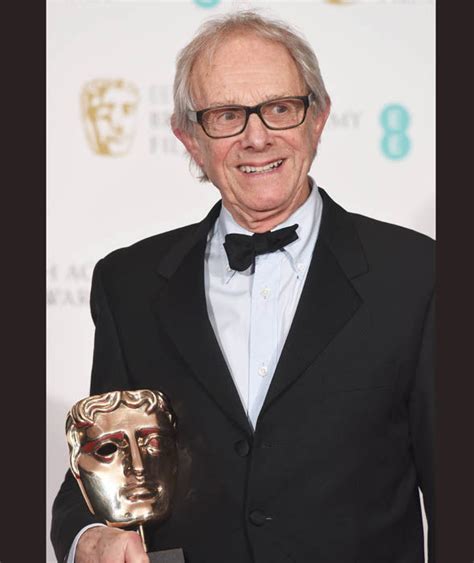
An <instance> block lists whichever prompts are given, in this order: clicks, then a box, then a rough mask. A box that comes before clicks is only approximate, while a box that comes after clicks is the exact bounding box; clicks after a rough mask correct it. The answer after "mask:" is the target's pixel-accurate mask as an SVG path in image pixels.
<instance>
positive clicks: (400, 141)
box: [380, 104, 411, 160]
mask: <svg viewBox="0 0 474 563" xmlns="http://www.w3.org/2000/svg"><path fill="white" fill-rule="evenodd" d="M380 124H381V125H382V128H383V131H384V136H383V137H382V140H381V141H380V148H381V149H382V152H383V154H384V155H385V156H386V157H387V158H390V159H392V160H399V159H401V158H404V157H405V156H406V155H407V154H408V153H409V152H410V148H411V142H410V139H409V137H408V135H407V129H408V125H409V124H410V114H409V113H408V111H407V109H406V108H405V107H403V106H401V105H399V104H390V105H388V106H385V107H384V109H383V110H382V113H381V114H380Z"/></svg>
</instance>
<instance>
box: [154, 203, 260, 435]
mask: <svg viewBox="0 0 474 563" xmlns="http://www.w3.org/2000/svg"><path fill="white" fill-rule="evenodd" d="M219 210H220V204H217V205H216V206H215V207H214V208H213V209H212V210H211V212H210V214H209V215H208V216H207V217H206V219H204V221H203V222H202V223H200V224H199V225H197V227H196V229H195V230H194V232H193V233H191V235H190V236H189V237H187V238H186V239H185V240H184V241H181V242H180V246H179V247H177V246H175V247H173V248H172V249H171V251H170V252H169V254H168V255H167V256H166V257H165V258H164V259H163V260H162V261H161V262H160V264H159V266H158V273H159V274H160V275H161V276H162V277H165V278H167V279H168V282H167V284H166V286H165V287H164V289H163V290H162V291H161V292H160V295H159V297H158V299H157V300H156V301H155V303H154V305H153V308H154V310H155V313H156V314H157V317H158V321H159V323H160V325H161V326H162V327H163V328H164V329H165V331H166V332H167V334H168V335H169V336H170V337H171V339H172V340H173V342H174V344H175V346H176V348H177V349H178V351H179V353H180V354H181V356H182V358H183V359H184V360H185V362H186V363H187V364H188V366H189V367H190V369H191V371H192V373H193V374H194V376H195V377H196V378H197V379H198V381H199V382H200V383H201V384H202V385H203V386H204V387H205V389H206V390H207V392H208V393H209V395H210V396H211V397H212V398H213V399H214V400H215V402H216V404H217V405H218V406H219V408H220V409H221V410H222V411H224V413H225V414H226V415H227V416H228V417H230V418H231V419H232V420H234V422H235V423H236V424H237V425H238V426H240V427H241V428H242V429H243V430H244V431H246V432H247V433H251V431H252V430H251V427H250V425H249V423H248V420H247V417H246V415H245V412H244V409H243V407H242V403H241V401H240V398H239V396H238V392H237V390H236V388H235V385H234V382H233V380H232V376H231V375H230V372H229V369H228V367H227V364H226V362H225V360H224V357H223V355H222V352H221V350H220V347H219V344H218V342H217V339H216V337H215V334H214V330H213V328H212V326H211V323H210V321H209V317H208V313H207V307H206V297H205V288H204V252H205V248H206V242H207V234H208V232H209V229H210V228H211V226H212V224H213V223H214V221H215V219H216V217H217V215H218V214H219Z"/></svg>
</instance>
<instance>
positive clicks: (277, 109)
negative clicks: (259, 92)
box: [272, 104, 289, 114]
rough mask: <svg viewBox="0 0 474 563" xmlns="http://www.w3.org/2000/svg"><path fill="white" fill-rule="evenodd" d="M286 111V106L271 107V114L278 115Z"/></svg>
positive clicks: (287, 108)
mask: <svg viewBox="0 0 474 563" xmlns="http://www.w3.org/2000/svg"><path fill="white" fill-rule="evenodd" d="M288 110H289V107H288V106H287V105H286V104H278V105H275V106H273V108H272V111H273V113H278V114H282V113H287V112H288Z"/></svg>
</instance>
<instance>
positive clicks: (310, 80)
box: [172, 12, 330, 230]
mask: <svg viewBox="0 0 474 563" xmlns="http://www.w3.org/2000/svg"><path fill="white" fill-rule="evenodd" d="M307 96H310V97H309V99H308V98H306V97H307ZM288 97H290V98H300V99H299V100H295V99H293V100H291V101H288V100H282V101H281V102H277V103H272V104H269V105H266V106H264V107H263V108H260V115H261V116H262V117H263V118H264V119H265V120H266V122H267V125H269V127H268V126H266V125H265V124H264V123H263V121H262V120H261V119H260V117H259V116H258V115H257V114H255V113H251V114H248V112H247V114H248V115H247V116H245V110H242V109H239V108H236V107H235V106H239V105H241V106H250V107H253V106H256V105H258V104H261V103H262V102H269V101H271V102H273V101H275V100H280V99H281V98H288ZM174 99H175V111H174V115H173V118H172V125H173V130H174V133H175V134H176V136H177V137H178V138H179V139H180V140H181V141H182V142H183V144H184V145H185V146H186V149H187V150H188V152H189V153H190V155H191V157H192V158H193V160H194V161H195V162H196V163H197V164H198V166H199V167H200V168H201V170H202V172H203V178H204V179H208V180H210V181H211V182H212V183H213V184H214V185H215V186H216V187H217V188H218V189H219V190H220V192H221V195H222V198H223V202H224V205H225V206H226V207H227V209H229V211H230V212H231V213H232V215H233V216H234V218H235V219H236V220H237V221H238V222H239V223H240V224H242V225H244V226H246V227H247V228H250V229H251V230H265V227H266V226H268V223H275V224H276V223H278V222H281V221H283V220H285V219H286V217H287V216H288V215H289V214H291V213H292V212H293V211H294V210H295V209H296V208H297V207H299V206H300V205H301V204H302V203H303V202H304V200H305V199H306V197H307V196H308V194H309V185H308V180H307V174H308V171H309V169H310V167H311V164H312V161H313V159H314V157H315V155H316V150H317V145H318V142H319V139H320V136H321V133H322V130H323V127H324V124H325V122H326V119H327V116H328V113H329V105H330V101H329V96H328V94H327V92H326V89H325V87H324V83H323V81H322V78H321V74H320V71H319V66H318V62H317V59H316V56H315V55H314V53H313V51H312V49H311V47H310V46H309V44H308V43H307V42H306V41H305V40H304V39H302V38H301V37H300V36H299V35H297V34H296V33H295V32H294V31H293V30H291V28H289V27H288V26H287V25H286V24H284V23H282V22H277V21H274V20H269V19H266V18H262V17H261V16H259V15H257V14H255V13H254V12H239V13H236V14H231V15H227V16H223V17H219V18H215V19H213V20H210V21H208V22H207V23H206V24H205V25H204V26H203V28H201V30H200V32H199V33H198V34H197V36H196V37H195V38H194V39H193V40H192V41H191V43H189V44H188V45H187V46H186V47H185V48H184V49H183V51H182V52H181V54H180V56H179V58H178V62H177V70H176V77H175V83H174ZM308 105H309V107H308ZM221 106H229V107H226V108H225V109H224V110H222V111H221V110H220V109H219V110H218V111H217V112H216V111H213V112H209V111H208V112H204V113H202V112H200V111H199V110H207V109H208V108H211V109H215V108H220V107H221ZM232 106H234V107H232ZM189 110H195V111H198V115H196V114H195V113H194V114H193V113H192V112H191V113H190V112H189ZM283 115H285V116H287V117H285V118H283ZM291 116H292V117H291ZM245 117H247V118H248V121H247V124H246V127H245V128H244V129H243V131H241V127H240V128H239V127H237V128H234V129H232V128H229V127H230V126H229V123H230V122H232V123H237V124H240V125H241V126H243V125H244V124H245ZM193 119H194V120H196V119H197V120H198V121H199V120H200V123H197V122H195V121H193ZM224 121H225V122H226V124H225V126H224V128H222V127H221V126H220V125H219V124H220V123H223V122H224ZM235 131H237V134H233V133H235ZM228 134H230V135H232V134H233V136H224V135H228ZM216 136H217V137H220V138H213V137H216ZM252 227H254V228H252Z"/></svg>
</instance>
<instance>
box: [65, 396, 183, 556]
mask: <svg viewBox="0 0 474 563" xmlns="http://www.w3.org/2000/svg"><path fill="white" fill-rule="evenodd" d="M66 436H67V441H68V445H69V458H70V466H71V471H72V473H73V475H74V477H75V478H76V480H77V483H78V485H79V487H80V489H81V492H82V494H83V496H84V499H85V501H86V503H87V506H88V507H89V510H90V511H91V512H92V513H93V514H95V515H96V516H97V517H98V518H100V519H101V520H103V521H105V523H106V524H107V525H108V526H113V527H117V528H134V527H138V531H139V532H140V535H141V538H142V542H143V546H144V548H145V551H146V544H145V535H144V530H143V526H144V525H149V524H159V523H160V522H162V521H163V520H165V519H166V518H167V517H168V516H169V514H170V512H171V501H172V498H173V493H174V489H175V484H176V476H177V470H178V456H177V447H176V417H175V415H174V413H173V410H172V408H171V405H170V403H169V401H168V399H167V398H166V397H165V396H164V395H163V394H162V393H160V392H159V391H151V390H149V389H141V390H138V391H112V392H109V393H103V394H101V395H93V396H91V397H86V398H85V399H82V400H81V401H78V402H77V403H76V404H75V405H74V406H73V407H72V409H71V410H70V411H69V413H68V415H67V419H66ZM148 556H149V558H150V561H156V562H163V563H165V562H169V563H171V562H175V563H180V562H182V563H184V556H183V552H182V550H181V549H173V550H167V551H163V552H155V553H148Z"/></svg>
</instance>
